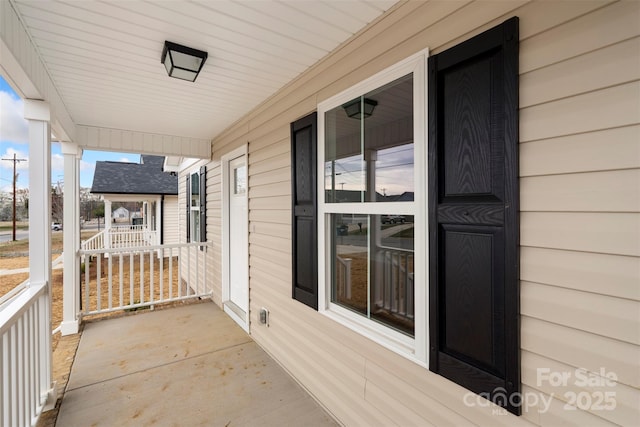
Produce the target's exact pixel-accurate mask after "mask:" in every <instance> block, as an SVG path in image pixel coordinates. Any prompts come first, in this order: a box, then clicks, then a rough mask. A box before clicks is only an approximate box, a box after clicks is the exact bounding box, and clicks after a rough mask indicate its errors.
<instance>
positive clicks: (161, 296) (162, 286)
mask: <svg viewBox="0 0 640 427" xmlns="http://www.w3.org/2000/svg"><path fill="white" fill-rule="evenodd" d="M158 253H160V252H158ZM163 299H164V251H163V253H162V256H161V257H160V301H162V300H163Z"/></svg>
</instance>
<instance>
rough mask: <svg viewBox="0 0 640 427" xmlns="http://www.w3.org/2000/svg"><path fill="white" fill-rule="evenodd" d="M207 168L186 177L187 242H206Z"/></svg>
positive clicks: (203, 167) (204, 167)
mask: <svg viewBox="0 0 640 427" xmlns="http://www.w3.org/2000/svg"><path fill="white" fill-rule="evenodd" d="M206 193H207V168H206V166H202V167H201V168H200V170H199V171H197V172H193V173H191V174H190V175H188V176H187V192H186V194H187V212H186V215H187V221H186V222H187V227H186V231H187V242H206V241H207V226H206V218H207V215H206V208H207V206H206Z"/></svg>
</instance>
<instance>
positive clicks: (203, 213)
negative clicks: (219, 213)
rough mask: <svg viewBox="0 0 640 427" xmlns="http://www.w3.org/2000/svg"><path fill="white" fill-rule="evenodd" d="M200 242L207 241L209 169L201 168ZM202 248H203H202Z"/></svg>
mask: <svg viewBox="0 0 640 427" xmlns="http://www.w3.org/2000/svg"><path fill="white" fill-rule="evenodd" d="M200 241H201V242H206V241H207V167H206V166H201V167H200ZM201 248H202V247H201Z"/></svg>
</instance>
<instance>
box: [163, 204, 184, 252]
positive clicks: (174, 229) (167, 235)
mask: <svg viewBox="0 0 640 427" xmlns="http://www.w3.org/2000/svg"><path fill="white" fill-rule="evenodd" d="M178 209H179V205H178V196H165V197H164V212H163V215H164V217H163V218H162V227H163V237H164V244H165V245H170V244H174V243H179V242H180V235H179V234H178V233H179V231H180V230H179V226H178V224H179V222H178V217H179V215H178V214H179V210H178Z"/></svg>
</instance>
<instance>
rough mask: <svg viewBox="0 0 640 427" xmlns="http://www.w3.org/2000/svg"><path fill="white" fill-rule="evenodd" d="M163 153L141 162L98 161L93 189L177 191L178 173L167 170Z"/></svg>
mask: <svg viewBox="0 0 640 427" xmlns="http://www.w3.org/2000/svg"><path fill="white" fill-rule="evenodd" d="M163 164H164V157H162V156H140V163H121V162H102V161H98V162H96V170H95V173H94V174H93V184H92V185H91V192H92V193H97V194H107V193H108V194H166V195H168V194H178V177H177V176H174V175H171V174H170V173H169V172H164V171H163V170H162V166H163Z"/></svg>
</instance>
